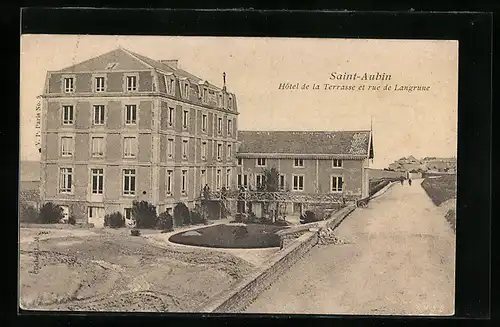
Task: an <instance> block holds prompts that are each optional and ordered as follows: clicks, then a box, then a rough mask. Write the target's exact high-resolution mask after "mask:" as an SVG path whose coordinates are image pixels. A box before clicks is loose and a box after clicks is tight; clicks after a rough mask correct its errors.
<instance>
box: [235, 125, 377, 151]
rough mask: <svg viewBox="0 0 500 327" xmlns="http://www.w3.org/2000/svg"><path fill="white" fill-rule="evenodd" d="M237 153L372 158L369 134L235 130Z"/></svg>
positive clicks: (356, 132) (368, 132) (359, 132)
mask: <svg viewBox="0 0 500 327" xmlns="http://www.w3.org/2000/svg"><path fill="white" fill-rule="evenodd" d="M238 139H239V141H240V142H241V144H240V147H239V149H238V153H239V154H259V153H260V154H271V153H272V154H299V155H300V154H303V155H345V156H354V157H358V156H359V157H364V158H365V157H366V158H367V157H370V158H372V157H373V144H372V139H371V132H370V131H368V130H366V131H365V130H363V131H331V132H320V131H317V132H316V131H238Z"/></svg>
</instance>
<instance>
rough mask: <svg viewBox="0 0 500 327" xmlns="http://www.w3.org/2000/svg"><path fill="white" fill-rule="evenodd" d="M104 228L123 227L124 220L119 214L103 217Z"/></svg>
mask: <svg viewBox="0 0 500 327" xmlns="http://www.w3.org/2000/svg"><path fill="white" fill-rule="evenodd" d="M104 226H105V227H111V228H121V227H125V218H124V217H123V215H122V214H121V212H114V213H112V214H107V215H105V216H104Z"/></svg>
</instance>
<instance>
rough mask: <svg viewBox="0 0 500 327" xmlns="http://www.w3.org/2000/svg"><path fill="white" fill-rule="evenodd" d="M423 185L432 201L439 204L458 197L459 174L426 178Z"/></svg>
mask: <svg viewBox="0 0 500 327" xmlns="http://www.w3.org/2000/svg"><path fill="white" fill-rule="evenodd" d="M422 187H423V188H424V190H425V191H426V192H427V194H428V195H429V197H430V198H431V200H432V202H434V204H435V205H437V206H439V205H440V204H441V203H443V202H445V201H447V200H450V199H454V198H456V197H457V176H456V175H445V176H441V177H436V178H425V179H424V181H423V182H422Z"/></svg>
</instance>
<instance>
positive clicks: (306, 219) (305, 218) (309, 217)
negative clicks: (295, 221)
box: [300, 210, 319, 224]
mask: <svg viewBox="0 0 500 327" xmlns="http://www.w3.org/2000/svg"><path fill="white" fill-rule="evenodd" d="M315 221H319V219H318V218H317V217H316V215H315V214H314V212H312V211H310V210H307V211H306V212H304V214H303V215H302V216H300V223H301V224H307V223H312V222H315Z"/></svg>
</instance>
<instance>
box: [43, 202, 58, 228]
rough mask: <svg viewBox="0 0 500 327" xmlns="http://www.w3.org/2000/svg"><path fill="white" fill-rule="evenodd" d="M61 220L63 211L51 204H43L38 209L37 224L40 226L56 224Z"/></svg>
mask: <svg viewBox="0 0 500 327" xmlns="http://www.w3.org/2000/svg"><path fill="white" fill-rule="evenodd" d="M62 218H63V210H62V208H61V207H60V206H58V205H57V204H54V203H52V202H47V203H45V204H44V205H43V206H42V208H41V209H40V215H39V217H38V222H40V223H42V224H56V223H58V222H59V221H60V220H61V219H62Z"/></svg>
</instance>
